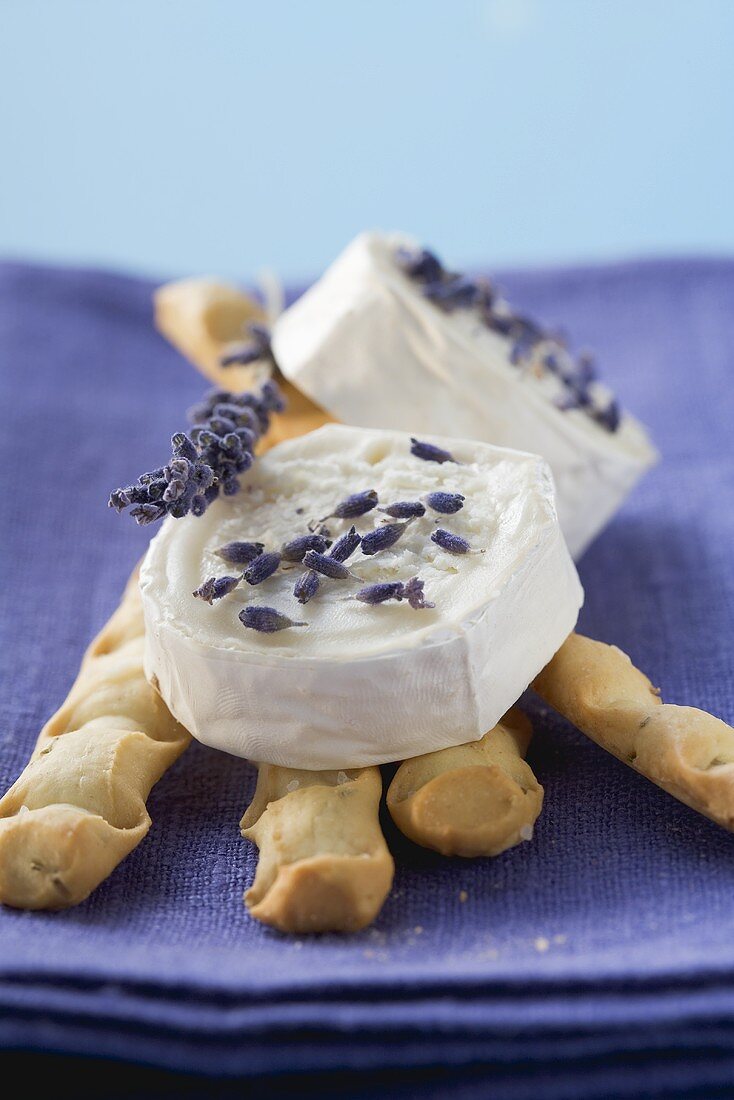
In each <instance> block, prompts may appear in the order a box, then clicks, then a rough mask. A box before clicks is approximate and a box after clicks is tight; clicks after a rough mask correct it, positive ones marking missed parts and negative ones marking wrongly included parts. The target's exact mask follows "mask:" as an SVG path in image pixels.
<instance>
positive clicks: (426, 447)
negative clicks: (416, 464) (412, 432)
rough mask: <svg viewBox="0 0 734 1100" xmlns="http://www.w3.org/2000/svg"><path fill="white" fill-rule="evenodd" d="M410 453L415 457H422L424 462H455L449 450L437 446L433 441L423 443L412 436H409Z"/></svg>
mask: <svg viewBox="0 0 734 1100" xmlns="http://www.w3.org/2000/svg"><path fill="white" fill-rule="evenodd" d="M410 453H411V454H412V455H415V457H416V458H422V459H423V461H424V462H438V463H443V462H456V459H455V458H454V456H453V455H452V454H451V452H450V451H445V450H444V449H443V447H437V446H436V444H435V443H425V442H423V440H420V439H416V438H415V437H414V436H411V437H410Z"/></svg>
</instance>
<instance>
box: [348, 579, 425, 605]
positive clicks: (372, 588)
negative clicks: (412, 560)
mask: <svg viewBox="0 0 734 1100" xmlns="http://www.w3.org/2000/svg"><path fill="white" fill-rule="evenodd" d="M354 598H355V600H359V601H360V602H361V603H366V604H370V605H371V606H373V607H374V606H376V605H377V604H381V603H386V602H387V601H388V600H397V601H398V602H400V601H401V600H407V601H408V603H409V604H410V606H411V607H412V608H413V610H414V611H422V610H423V609H424V608H431V607H435V606H436V605H435V604H433V603H428V602H427V601H426V599H425V597H424V594H423V581H422V580H421V579H420V578H419V577H411V579H410V580H409V581H406V582H405V584H403V582H402V581H383V582H382V583H378V584H367V585H365V586H364V588H360V590H359V592H357V593H355V596H354Z"/></svg>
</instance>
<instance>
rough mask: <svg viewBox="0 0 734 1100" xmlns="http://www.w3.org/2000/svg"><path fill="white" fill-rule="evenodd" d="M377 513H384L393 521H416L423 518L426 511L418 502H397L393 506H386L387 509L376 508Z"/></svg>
mask: <svg viewBox="0 0 734 1100" xmlns="http://www.w3.org/2000/svg"><path fill="white" fill-rule="evenodd" d="M377 510H378V512H384V513H385V515H387V516H392V518H393V519H416V518H417V517H419V516H424V515H425V514H426V510H425V508H424V507H423V505H422V504H421V502H420V501H419V500H397V501H396V502H395V504H388V506H387V508H378V509H377Z"/></svg>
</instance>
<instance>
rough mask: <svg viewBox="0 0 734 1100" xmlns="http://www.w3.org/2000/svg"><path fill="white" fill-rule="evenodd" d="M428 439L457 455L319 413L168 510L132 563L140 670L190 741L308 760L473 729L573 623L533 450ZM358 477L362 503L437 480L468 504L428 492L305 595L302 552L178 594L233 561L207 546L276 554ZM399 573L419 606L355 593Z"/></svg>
mask: <svg viewBox="0 0 734 1100" xmlns="http://www.w3.org/2000/svg"><path fill="white" fill-rule="evenodd" d="M428 438H429V439H430V441H432V442H434V443H440V445H441V446H442V447H444V448H446V449H447V450H448V451H450V452H451V454H452V455H453V457H454V458H455V459H456V460H457V461H455V462H444V463H442V464H438V463H436V462H432V461H424V460H422V459H420V458H418V457H416V456H415V455H413V454H411V441H410V437H409V436H408V435H406V434H404V433H402V432H391V431H381V430H366V429H359V428H350V427H346V426H341V425H328V426H326V427H323V428H320V429H318V430H317V431H315V432H311V433H310V434H308V435H306V436H302V437H301V438H299V439H294V440H290V441H288V442H285V443H281V444H280V445H278V446H277V447H275V448H273V449H272V450H271V451H269V452H268V453H267V454H266V455H264V456H263V457H261V458H260V459H258V461H257V463H256V464H255V465H254V466H253V467H252V469H251V470H249V471H248V473H247V474H246V475H245V476H244V477H243V480H242V490H241V492H240V493H239V494H238V495H237V496H234V497H231V498H220V499H219V500H217V501H215V502H214V503H213V504H212V505H211V506H210V507H209V509H208V510H207V512H206V514H205V515H204V516H202V517H200V518H195V517H192V516H187V517H186V518H184V519H180V520H174V519H169V520H166V521H165V523H164V524H163V526H162V528H161V530H160V532H159V534H158V535H157V536H156V538H155V539H154V540H153V542H152V543H151V546H150V549H149V551H148V554H147V556H146V559H145V561H144V563H143V567H142V570H141V582H140V583H141V591H142V596H143V606H144V611H145V620H146V646H147V649H146V672H147V674H148V676H149V678H151V679H152V680H153V682H155V683H157V686H158V687H159V690H160V691H161V694H162V696H163V698H164V699H165V701H166V703H167V705H168V706H169V708H170V709H171V711H172V712H173V714H174V715H175V716H176V718H178V720H179V721H180V722H181V723H182V724H183V725H184V726H186V728H187V729H189V730H190V731H191V733H192V734H193V735H194V736H195V737H197V738H198V739H199V740H200V741H203V742H204V743H206V744H209V745H213V746H215V747H216V748H220V749H224V750H226V751H228V752H231V753H234V754H235V755H238V756H246V757H248V758H250V759H253V760H256V761H265V762H268V763H273V764H281V765H286V766H290V767H297V768H313V769H320V768H335V767H336V768H339V767H358V766H363V765H367V764H376V763H382V762H386V761H390V760H399V759H404V758H406V757H410V756H414V755H418V754H420V753H425V752H430V751H432V750H433V749H438V748H444V747H447V746H449V745H457V744H462V743H464V742H466V741H471V740H476V739H477V738H479V737H481V736H482V735H483V734H484V733H486V731H487V730H488V729H490V728H491V727H492V726H493V725H495V724H496V722H497V721H498V719H499V718H500V717H501V716H502V714H503V713H504V712H505V711H506V710H507V709H508V707H509V706H510V705H511V704H512V703H514V702H515V701H516V700H517V698H518V697H519V696H520V694H521V693H522V691H523V690H524V689H525V688H526V687H527V685H528V684H529V683H530V681H531V680H532V679H533V677H534V676H535V675H536V674H537V673H538V672H539V671H540V670H541V668H543V667H544V665H545V664H546V663H547V662H548V661H549V660H550V658H551V657H552V656H553V654H554V653H555V652H556V651H557V649H558V648H559V647H560V645H561V644H562V642H563V641H564V639H565V638H566V637H567V636H568V634H569V633H570V632H571V631H572V630H573V628H574V625H575V623H576V618H577V615H578V610H579V607H580V605H581V602H582V599H583V594H582V590H581V586H580V584H579V581H578V577H577V575H576V570H575V568H574V566H573V563H572V561H571V558H570V556H569V553H568V550H567V548H566V545H565V542H564V540H563V536H562V534H561V531H560V528H559V525H558V521H557V517H556V512H555V507H554V499H553V484H552V478H551V475H550V472H549V470H548V467H547V465H546V463H545V462H544V461H543V460H542V459H539V458H537V457H535V456H533V455H527V454H521V453H518V452H514V451H508V450H503V449H500V448H496V447H492V446H489V445H487V444H483V443H473V442H467V441H464V440H462V441H454V440H449V441H446V440H440V439H437V438H436V437H428ZM366 490H375V491H376V492H377V494H378V497H379V506H388V505H390V504H392V503H394V502H395V501H405V500H411V501H415V500H419V499H420V498H421V497H424V496H425V495H426V494H429V493H433V492H436V491H442V492H447V493H460V494H462V495H463V496H464V497H465V501H464V504H463V507H462V508H461V510H460V511H458V512H457V513H456V514H453V515H445V514H439V513H436V512H434V511H432V510H431V509H430V508H428V507H427V508H426V514H425V516H423V517H420V518H417V519H414V520H411V521H410V522H409V523H408V524H407V526H406V527H405V529H404V531H403V533H402V535H401V537H400V539H399V541H398V542H397V543H396V544H395V545H394V546H392V547H391V548H390V549H387V550H383V551H381V552H379V553H376V554H374V555H372V556H366V555H364V554H363V553H362V551H361V549H359V548H358V549H357V550H356V552H355V553H354V554H353V555H352V556H351V557H350V558H349V559H348V561H347V563H346V564H347V566H348V568H349V569H350V570H351V571H352V572H353V573H354V574H355V577H348V578H346V579H343V580H337V579H331V578H328V577H325V576H322V577H321V578H320V586H319V590H318V592H317V593H316V595H315V596H313V598H312V599H311V600H310V601H309V602H307V603H306V604H305V605H302V604H300V603H299V602H298V601H297V600H296V599H295V597H294V595H293V588H294V585H295V583H296V580H297V579H298V578H299V576H300V575H301V574H302V572H303V566H302V565H300V564H298V563H295V564H291V563H287V562H283V563H282V564H281V566H280V568H279V569H278V571H277V572H276V573H275V574H274V575H272V576H270V577H269V578H268V579H267V580H265V581H263V582H262V583H261V584H258V585H249V584H247V583H245V581H242V583H241V584H240V585H239V586H238V587H237V588H236V589H235V590H234V591H233V592H232V593H230V594H229V595H228V596H225V597H224V598H223V599H221V600H218V601H217V602H215V603H214V604H213V605H211V606H210V605H208V604H207V603H205V602H203V601H201V600H198V599H195V598H194V597H193V596H192V593H193V592H194V590H195V589H197V588H199V586H200V585H201V584H202V582H203V581H204V580H205V579H206V578H208V577H211V576H223V575H233V574H236V573H237V572H238V567H235V566H231V565H227V564H226V563H225V562H223V561H222V559H221V558H220V557H218V556H217V554H216V551H217V550H218V549H219V548H221V547H222V546H223V545H225V544H227V543H229V542H232V541H239V540H247V541H257V542H261V543H264V544H265V547H266V550H268V551H271V550H275V551H277V550H279V549H280V548H281V547H282V545H283V544H284V543H286V542H289V541H290V540H292V539H293V538H295V537H296V536H298V535H301V534H304V533H305V532H306V531H307V525H308V523H309V521H318V520H320V519H322V517H326V516H329V514H330V513H331V512H333V511H334V508H335V507H336V506H337V505H338V504H339V502H340V501H342V500H343V499H344V498H345V497H347V496H350V495H351V494H354V493H361V492H364V491H366ZM379 506H378V507H379ZM383 522H388V523H394V522H395V520H393V519H391V518H389V517H388V516H386V515H385V514H384V513H382V512H379V511H378V510H377V508H375V509H373V510H371V511H369V512H368V513H367V514H365V515H363V516H361V517H359V518H355V519H334V518H331V519H326V520H325V523H326V526H327V527H328V529H329V535H330V537H331V538H332V539H336V538H338V537H339V536H340V535H341V534H343V533H344V532H346V531H347V530H349V527H350V526H351V524H352V523H353V524H354V525H355V526H356V528H357V531H358V532H359V533H360V534H362V535H365V534H367V533H368V532H370V531H373V530H374V529H375V528H376V527H379V526H380V525H381V524H382V523H383ZM437 528H442V529H444V530H448V531H450V532H452V533H454V534H457V535H460V536H461V537H462V538H464V539H465V540H466V541H467V542H468V543H469V545H470V546H471V547H472V551H483V552H470V553H461V554H456V553H450V552H448V551H447V550H445V549H443V548H442V547H441V546H439V545H437V544H436V543H435V542H433V541H432V540H431V534H432V532H434V531H435V530H436V529H437ZM239 568H240V569H242V568H244V566H241V567H239ZM415 576H418V577H420V579H421V580H422V581H423V582H424V584H425V597H426V599H427V600H429V601H431V602H432V603H434V604H435V607H434V608H432V609H429V608H425V609H421V610H414V609H413V608H412V607H410V606H409V604H408V602H407V601H402V602H399V603H398V602H394V601H391V602H386V603H382V604H380V605H378V606H372V605H369V604H365V603H362V602H360V601H358V600H356V599H355V598H354V596H355V594H356V593H357V592H358V591H359V590H360V589H361V588H362V587H363V586H364V585H369V584H374V583H380V582H393V581H403V582H406V581H408V580H409V579H410V578H412V577H415ZM245 606H253V607H256V606H266V607H272V608H275V609H276V610H277V611H278V612H280V613H282V614H285V615H287V616H289V617H290V618H291V619H293V620H297V621H299V622H305V623H306V624H307V625H306V626H305V627H291V628H287V629H283V630H280V631H278V632H277V633H272V634H265V633H260V632H258V631H256V630H252V629H246V628H245V627H244V626H243V625H242V623H241V622H240V620H239V618H238V613H239V612H240V611H241V610H242V609H243V608H244V607H245Z"/></svg>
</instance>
